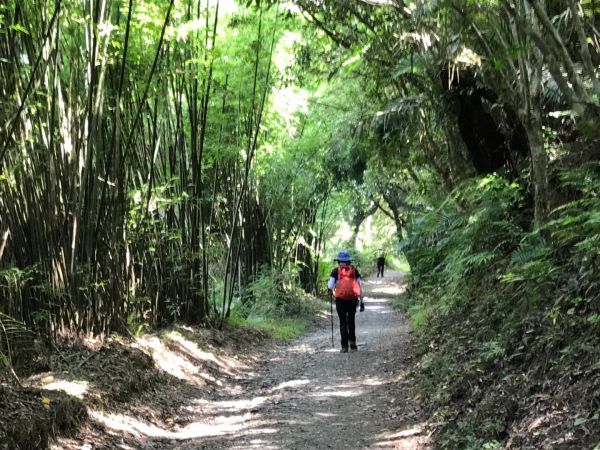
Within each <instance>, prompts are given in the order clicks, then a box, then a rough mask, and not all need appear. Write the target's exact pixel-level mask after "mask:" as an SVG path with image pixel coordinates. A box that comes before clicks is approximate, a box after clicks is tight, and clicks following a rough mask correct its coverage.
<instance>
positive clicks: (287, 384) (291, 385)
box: [273, 380, 310, 391]
mask: <svg viewBox="0 0 600 450" xmlns="http://www.w3.org/2000/svg"><path fill="white" fill-rule="evenodd" d="M308 383H310V380H291V381H284V382H283V383H280V384H279V385H278V386H276V387H274V388H273V390H274V391H279V390H281V389H285V388H297V387H300V386H303V385H305V384H308Z"/></svg>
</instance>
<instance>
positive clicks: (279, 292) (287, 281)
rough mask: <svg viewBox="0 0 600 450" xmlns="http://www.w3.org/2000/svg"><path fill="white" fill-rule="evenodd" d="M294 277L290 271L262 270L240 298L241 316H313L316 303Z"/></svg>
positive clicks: (283, 317)
mask: <svg viewBox="0 0 600 450" xmlns="http://www.w3.org/2000/svg"><path fill="white" fill-rule="evenodd" d="M295 277H296V274H294V273H293V272H278V271H276V270H274V269H273V270H267V271H263V273H262V274H261V275H260V276H259V277H258V279H257V280H255V281H253V282H252V283H250V284H249V285H248V288H247V296H246V297H245V298H244V299H243V301H242V305H243V312H244V314H245V316H246V317H248V318H252V317H265V318H270V319H275V320H277V319H286V318H293V317H299V318H305V319H308V318H311V317H313V316H314V315H315V313H316V312H317V311H318V310H319V309H320V305H319V303H318V302H317V301H316V300H315V299H314V298H313V297H311V296H310V295H308V294H306V293H305V292H304V291H303V290H302V289H301V288H300V287H299V286H298V284H297V282H296V278H295Z"/></svg>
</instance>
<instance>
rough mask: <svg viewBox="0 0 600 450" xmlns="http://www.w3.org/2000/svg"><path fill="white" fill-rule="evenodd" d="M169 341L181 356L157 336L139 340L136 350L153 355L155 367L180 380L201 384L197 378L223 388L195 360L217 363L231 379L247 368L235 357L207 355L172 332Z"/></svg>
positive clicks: (192, 343)
mask: <svg viewBox="0 0 600 450" xmlns="http://www.w3.org/2000/svg"><path fill="white" fill-rule="evenodd" d="M168 341H170V342H173V343H174V344H175V345H177V346H179V347H180V349H181V354H180V353H179V352H177V350H173V349H170V348H168V346H167V345H165V341H164V339H161V338H159V337H156V336H144V337H140V338H138V339H137V341H136V344H135V345H134V347H137V348H139V349H141V350H142V351H146V352H148V353H150V354H151V355H152V358H153V359H154V361H155V363H156V365H157V366H158V367H159V368H160V369H162V370H164V371H165V372H167V373H168V374H170V375H173V376H174V377H177V378H179V379H180V380H188V381H192V382H196V383H197V382H198V381H199V380H198V379H197V378H198V377H199V378H200V379H202V380H206V381H209V382H213V383H216V384H218V385H222V381H221V380H218V379H217V378H216V377H214V376H213V375H211V374H210V373H208V372H207V371H203V370H202V367H201V366H199V365H197V363H196V362H195V361H194V360H200V361H205V362H208V363H212V364H215V365H217V366H218V367H219V369H220V370H221V371H222V372H223V373H225V374H227V375H230V376H233V375H234V374H235V373H236V371H239V370H243V369H244V368H246V366H245V365H244V364H242V363H241V362H240V361H238V360H236V359H233V358H227V359H225V358H219V357H217V356H215V355H214V354H213V353H210V352H205V351H203V350H202V349H200V348H199V347H198V345H197V344H196V343H194V342H192V341H190V340H188V339H185V338H184V337H183V336H181V335H180V334H179V333H170V334H169V337H168Z"/></svg>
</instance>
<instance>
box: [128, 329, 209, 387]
mask: <svg viewBox="0 0 600 450" xmlns="http://www.w3.org/2000/svg"><path fill="white" fill-rule="evenodd" d="M136 347H138V348H140V349H141V350H145V351H149V352H150V354H151V355H152V358H153V359H154V361H155V362H156V365H157V366H158V367H159V368H161V369H162V370H164V371H165V372H167V373H168V374H169V375H173V376H174V377H177V378H179V379H180V380H191V379H192V378H193V375H196V374H197V372H198V367H197V366H196V365H194V364H193V363H191V362H190V361H188V360H187V359H185V358H183V357H181V356H179V355H178V354H176V353H175V352H173V351H172V350H169V349H168V348H167V347H165V345H164V343H163V342H162V341H161V340H160V339H159V338H157V337H155V336H148V337H142V338H138V340H137V345H136Z"/></svg>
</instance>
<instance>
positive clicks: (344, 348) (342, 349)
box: [340, 347, 348, 353]
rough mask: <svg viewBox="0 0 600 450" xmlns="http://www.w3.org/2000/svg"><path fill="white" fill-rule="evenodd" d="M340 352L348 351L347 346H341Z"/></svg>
mask: <svg viewBox="0 0 600 450" xmlns="http://www.w3.org/2000/svg"><path fill="white" fill-rule="evenodd" d="M340 353H348V347H342V348H341V349H340Z"/></svg>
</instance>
